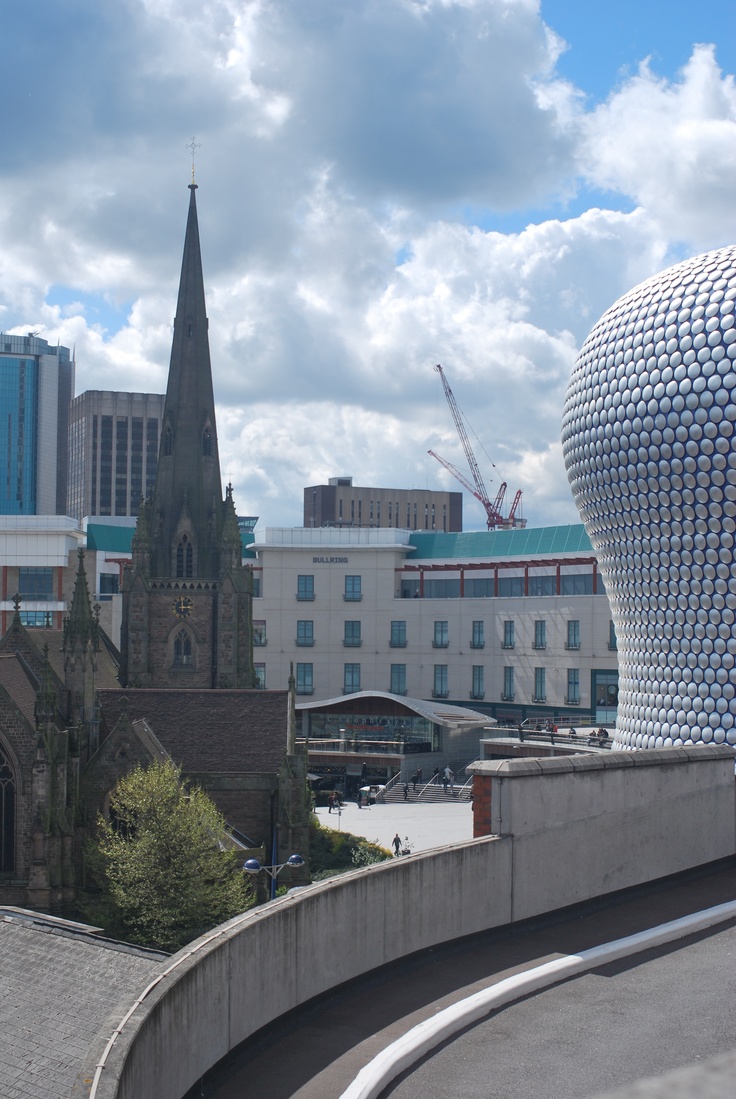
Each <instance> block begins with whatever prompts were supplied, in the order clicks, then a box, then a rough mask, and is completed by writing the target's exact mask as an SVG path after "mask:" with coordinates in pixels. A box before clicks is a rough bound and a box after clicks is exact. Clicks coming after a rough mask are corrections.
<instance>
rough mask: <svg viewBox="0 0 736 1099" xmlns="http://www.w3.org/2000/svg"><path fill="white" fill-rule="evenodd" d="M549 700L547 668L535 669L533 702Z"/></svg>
mask: <svg viewBox="0 0 736 1099" xmlns="http://www.w3.org/2000/svg"><path fill="white" fill-rule="evenodd" d="M546 701H547V669H546V668H535V669H534V698H533V699H532V702H546Z"/></svg>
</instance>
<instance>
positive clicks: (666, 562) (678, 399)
mask: <svg viewBox="0 0 736 1099" xmlns="http://www.w3.org/2000/svg"><path fill="white" fill-rule="evenodd" d="M735 303H736V248H734V247H730V248H723V249H720V250H718V251H714V252H709V253H707V254H705V255H702V256H697V257H696V258H694V259H691V260H687V261H686V262H684V263H680V264H678V265H677V266H675V267H671V268H669V269H668V270H666V271H663V272H661V273H660V274H658V275H656V276H654V277H653V278H651V279H649V280H647V281H646V282H644V283H642V284H641V285H640V286H637V287H635V288H634V289H633V290H631V291H630V292H629V293H628V294H626V295H624V296H623V297H622V298H620V299H619V300H618V301H617V302H616V303H615V304H614V305H613V306H612V307H611V308H610V309H609V310H608V311H607V312H606V313H605V314H604V315H603V316H602V317H601V319H600V320H599V321H598V323H597V324H596V325H595V327H594V328H593V330H592V331H591V333H590V335H589V336H588V338H587V340H586V342H585V344H584V345H583V348H582V350H581V352H580V356H579V358H578V360H577V363H576V364H575V368H574V370H573V374H572V377H571V380H570V384H569V386H568V390H567V395H566V399H565V411H564V418H563V426H562V443H563V453H564V456H565V465H566V469H567V474H568V478H569V481H570V485H571V487H572V491H573V495H574V497H575V501H576V504H577V506H578V509H579V511H580V514H581V517H582V520H583V523H584V524H585V527H586V530H587V532H588V535H589V537H590V539H591V542H592V544H593V547H594V549H595V552H596V555H597V557H598V562H599V567H600V572H601V575H602V577H603V581H604V583H605V586H606V590H607V592H608V597H609V601H610V605H611V613H612V617H613V621H614V623H615V627H616V633H617V639H618V652H619V708H618V719H617V728H616V736H615V745H617V746H619V747H629V748H654V747H662V746H669V745H678V744H687V743H696V742H697V743H700V742H706V743H707V742H710V743H724V742H725V743H729V744H736V672H734V663H735V661H736V629H734V622H735V620H736V567H735V563H736V550H735V548H734V545H735V535H736V445H735V440H734V424H735V423H736V400H735V399H734V387H736V367H735V366H734V360H736V304H735Z"/></svg>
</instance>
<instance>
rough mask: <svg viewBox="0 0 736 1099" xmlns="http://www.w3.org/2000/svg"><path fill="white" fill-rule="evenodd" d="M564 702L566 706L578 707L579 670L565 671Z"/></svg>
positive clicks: (570, 669)
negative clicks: (565, 695)
mask: <svg viewBox="0 0 736 1099" xmlns="http://www.w3.org/2000/svg"><path fill="white" fill-rule="evenodd" d="M565 702H566V703H567V705H568V706H578V705H579V704H580V669H579V668H568V669H567V697H566V699H565Z"/></svg>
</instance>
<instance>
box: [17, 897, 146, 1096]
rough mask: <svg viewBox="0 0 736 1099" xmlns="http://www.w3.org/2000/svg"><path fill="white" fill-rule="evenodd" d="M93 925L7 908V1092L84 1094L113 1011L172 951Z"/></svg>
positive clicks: (129, 999)
mask: <svg viewBox="0 0 736 1099" xmlns="http://www.w3.org/2000/svg"><path fill="white" fill-rule="evenodd" d="M90 930H92V929H89V930H82V929H81V927H80V925H79V924H74V923H71V922H69V921H66V920H59V919H52V918H49V917H44V916H41V915H39V914H38V913H33V912H29V911H25V910H23V909H3V908H0V955H2V978H3V980H2V985H3V1017H4V1019H5V1020H6V1021H7V1025H4V1026H2V1027H0V1093H2V1094H3V1095H7V1096H10V1095H23V1096H24V1097H25V1099H49V1097H50V1096H59V1095H71V1094H72V1093H74V1094H75V1095H76V1094H77V1092H76V1090H74V1091H73V1089H74V1087H75V1081H78V1080H79V1078H80V1077H81V1075H82V1072H83V1070H84V1069H85V1068H87V1067H88V1062H91V1063H92V1065H94V1063H95V1062H94V1056H95V1051H96V1055H97V1056H99V1051H100V1049H102V1048H103V1046H104V1042H105V1041H106V1040H107V1039H108V1038H109V1035H110V1031H109V1027H108V1028H107V1029H106V1030H105V1029H104V1027H105V1021H106V1020H107V1018H108V1016H109V1015H110V1013H111V1012H114V1011H115V1010H116V1009H117V1010H118V1011H119V1012H120V1011H122V1009H123V1008H127V1007H128V1005H129V1004H130V1003H131V1002H132V1000H133V999H134V997H135V996H136V995H138V994H140V993H141V992H142V991H143V990H144V988H145V987H146V985H147V984H148V983H149V982H150V981H151V980H152V979H153V978H155V977H156V976H158V975H159V974H160V973H161V972H162V971H163V968H164V965H165V964H166V962H167V961H168V956H167V955H164V954H160V953H158V952H155V951H150V950H143V949H141V948H136V947H128V946H126V945H125V944H123V943H115V942H110V941H109V940H106V939H101V938H99V937H98V936H96V935H93V934H90ZM80 988H83V989H84V994H83V995H80ZM79 1094H82V1092H81V1091H80V1092H79ZM84 1094H87V1090H86V1089H85V1091H84Z"/></svg>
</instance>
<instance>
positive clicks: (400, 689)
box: [391, 664, 406, 695]
mask: <svg viewBox="0 0 736 1099" xmlns="http://www.w3.org/2000/svg"><path fill="white" fill-rule="evenodd" d="M391 694H393V695H405V694H406V664H392V665H391Z"/></svg>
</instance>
